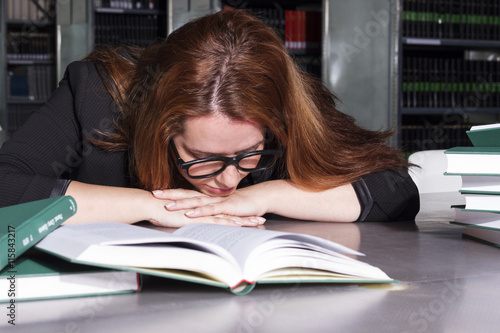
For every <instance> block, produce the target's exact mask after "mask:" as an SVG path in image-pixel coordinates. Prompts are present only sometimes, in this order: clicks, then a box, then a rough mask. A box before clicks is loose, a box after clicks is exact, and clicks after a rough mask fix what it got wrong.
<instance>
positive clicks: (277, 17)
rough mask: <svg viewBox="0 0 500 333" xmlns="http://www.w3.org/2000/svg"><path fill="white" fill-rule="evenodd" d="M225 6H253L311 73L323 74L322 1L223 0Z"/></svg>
mask: <svg viewBox="0 0 500 333" xmlns="http://www.w3.org/2000/svg"><path fill="white" fill-rule="evenodd" d="M221 3H222V8H225V9H231V8H243V9H249V10H250V11H252V12H253V13H254V14H255V15H256V16H257V17H259V18H260V19H261V20H262V21H264V22H265V23H266V24H268V25H270V26H271V27H273V28H274V29H275V30H276V32H277V33H278V34H279V35H280V36H281V38H282V39H283V41H284V42H285V46H286V48H287V49H288V51H289V53H290V54H291V55H292V56H293V57H294V58H295V60H296V61H297V63H298V65H299V66H300V67H301V68H302V69H303V70H305V71H307V72H308V73H311V74H312V75H315V76H316V77H321V56H322V53H321V44H322V21H323V19H322V17H323V13H322V11H321V10H322V1H321V0H315V1H304V0H302V1H301V0H296V1H283V0H282V1H259V0H253V1H244V2H239V3H238V4H237V5H235V1H221Z"/></svg>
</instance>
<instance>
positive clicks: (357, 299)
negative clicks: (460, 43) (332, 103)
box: [0, 193, 500, 333]
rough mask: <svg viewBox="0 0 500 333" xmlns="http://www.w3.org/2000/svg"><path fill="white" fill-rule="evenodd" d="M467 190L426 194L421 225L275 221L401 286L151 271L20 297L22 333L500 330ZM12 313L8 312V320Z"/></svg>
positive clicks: (495, 274) (490, 252)
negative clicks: (265, 281) (336, 246)
mask: <svg viewBox="0 0 500 333" xmlns="http://www.w3.org/2000/svg"><path fill="white" fill-rule="evenodd" d="M461 202H463V201H462V198H461V197H460V196H459V195H458V193H447V194H443V193H439V194H428V195H423V196H422V209H421V212H420V213H419V215H418V216H417V219H416V221H415V222H413V221H412V222H398V223H355V224H341V223H338V224H337V223H319V222H304V221H300V222H297V221H287V220H285V219H276V220H271V221H268V222H267V223H266V224H265V228H267V229H273V230H283V231H290V232H300V233H306V234H312V235H316V236H320V237H324V238H326V239H330V240H333V241H336V242H338V243H341V244H344V245H347V246H349V247H352V248H355V249H358V250H359V251H361V252H363V253H365V254H366V257H363V258H362V260H363V261H366V262H368V263H370V264H373V265H375V266H378V267H380V268H381V269H382V270H384V271H385V272H386V273H387V274H388V275H389V276H391V277H392V278H395V279H397V280H399V281H400V282H399V283H396V284H391V285H386V284H384V285H362V284H359V285H358V284H346V285H333V284H301V285H297V284H290V285H266V286H263V285H261V286H257V287H256V288H255V289H254V290H253V291H252V292H251V293H250V294H248V295H245V296H234V295H232V294H231V293H229V292H228V291H226V290H224V289H219V288H215V287H209V286H202V285H196V284H190V283H184V282H179V281H173V280H167V279H161V278H148V279H146V281H145V285H144V288H143V291H141V292H140V293H135V294H125V295H115V296H102V297H84V298H73V299H57V300H47V301H36V302H22V303H18V304H17V305H18V307H17V313H16V323H17V324H16V326H15V327H13V326H12V325H8V324H7V320H8V317H7V316H6V313H7V312H6V311H7V310H6V309H5V304H0V307H1V308H2V309H3V310H1V311H0V313H2V312H3V313H5V314H4V315H1V316H0V331H1V332H6V331H12V332H14V331H15V332H50V333H59V332H61V333H62V332H111V331H113V332H242V333H250V332H273V333H274V332H499V331H500V287H499V285H500V260H499V259H500V248H496V247H493V246H489V245H485V244H482V243H479V242H475V241H472V240H467V239H463V238H462V233H463V230H464V228H463V227H459V226H455V225H450V224H449V223H448V221H450V220H452V219H453V211H452V210H451V209H449V206H450V204H458V203H461ZM1 318H3V319H1Z"/></svg>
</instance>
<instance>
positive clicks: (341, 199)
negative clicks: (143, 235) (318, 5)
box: [0, 10, 419, 227]
mask: <svg viewBox="0 0 500 333" xmlns="http://www.w3.org/2000/svg"><path fill="white" fill-rule="evenodd" d="M335 101H336V99H335V97H334V96H333V95H332V94H331V93H329V92H328V91H327V90H326V89H325V88H324V87H323V86H322V85H321V83H320V82H318V81H317V80H315V79H313V78H311V77H309V76H308V75H306V74H304V73H303V72H301V71H300V70H299V69H297V67H296V66H295V64H294V62H293V60H292V59H291V58H290V56H289V55H288V54H287V52H286V50H285V48H284V46H283V43H282V41H281V40H280V39H279V37H277V35H276V34H275V33H274V32H273V31H272V29H270V28H269V27H267V26H266V25H264V24H263V23H261V22H260V21H258V20H256V19H255V18H253V17H252V16H250V15H248V14H246V13H245V12H243V11H239V10H235V11H224V12H219V13H216V14H213V15H209V16H206V17H203V18H200V19H197V20H195V21H192V22H189V23H187V24H186V25H184V26H183V27H181V28H179V29H178V30H176V31H174V32H173V33H172V34H171V35H170V36H169V37H168V38H167V39H166V40H164V41H162V42H160V43H158V44H156V45H153V46H151V47H149V48H147V49H144V50H142V49H134V48H118V49H110V48H106V49H104V48H101V49H98V50H96V51H94V52H92V53H91V54H90V55H89V56H87V57H86V58H85V59H84V61H81V62H75V63H73V64H71V65H70V66H69V67H68V69H67V71H66V74H65V77H64V79H63V80H62V81H61V83H60V86H59V88H58V89H57V90H56V91H55V92H54V94H53V96H52V97H51V99H50V100H49V101H48V103H46V105H45V106H43V107H42V108H41V109H40V110H39V111H38V112H36V113H35V114H33V115H32V117H31V118H30V119H29V121H28V122H27V123H26V125H25V126H23V127H22V128H21V129H20V130H19V131H18V132H17V133H16V134H15V135H14V136H13V138H12V140H11V141H9V142H7V143H5V145H4V147H2V149H1V151H0V205H2V206H5V205H10V204H17V203H21V202H26V201H31V200H37V199H42V198H46V197H49V196H58V195H64V194H66V195H71V196H73V197H74V198H75V199H76V201H77V203H78V212H77V214H76V215H75V216H74V217H72V218H71V220H70V221H69V222H71V223H81V222H93V221H116V222H122V223H134V222H137V221H142V220H148V221H151V222H152V223H154V224H156V225H160V226H174V227H177V226H181V225H184V224H188V223H199V222H207V223H222V224H232V225H246V226H255V225H258V224H262V223H264V221H265V219H264V218H263V217H262V216H263V215H264V214H266V213H275V214H279V215H283V216H288V217H292V218H298V219H308V220H317V221H338V222H352V221H365V220H366V221H389V220H412V219H413V218H414V217H415V215H416V213H417V212H418V209H419V201H418V192H417V189H416V186H415V185H414V184H413V182H412V180H411V179H410V177H409V176H408V173H407V167H408V163H407V161H406V160H405V159H403V157H402V155H401V153H400V152H399V151H398V150H396V149H393V148H390V147H388V146H387V145H386V144H385V142H386V140H387V138H388V137H389V136H390V135H391V133H389V132H372V131H367V130H364V129H361V128H359V127H357V126H356V125H355V124H354V120H353V119H352V118H351V117H349V116H347V115H345V114H342V113H341V112H339V111H337V110H336V109H335Z"/></svg>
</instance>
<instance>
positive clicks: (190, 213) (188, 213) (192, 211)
mask: <svg viewBox="0 0 500 333" xmlns="http://www.w3.org/2000/svg"><path fill="white" fill-rule="evenodd" d="M194 213H195V211H194V210H190V211H189V212H186V215H187V216H191V215H194Z"/></svg>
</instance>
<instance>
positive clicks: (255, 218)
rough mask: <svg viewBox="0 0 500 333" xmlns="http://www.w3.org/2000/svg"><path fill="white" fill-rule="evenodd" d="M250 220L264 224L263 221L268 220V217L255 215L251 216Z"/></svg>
mask: <svg viewBox="0 0 500 333" xmlns="http://www.w3.org/2000/svg"><path fill="white" fill-rule="evenodd" d="M250 221H252V222H256V223H259V224H262V223H264V222H266V219H265V218H263V217H260V216H255V217H252V218H250Z"/></svg>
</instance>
